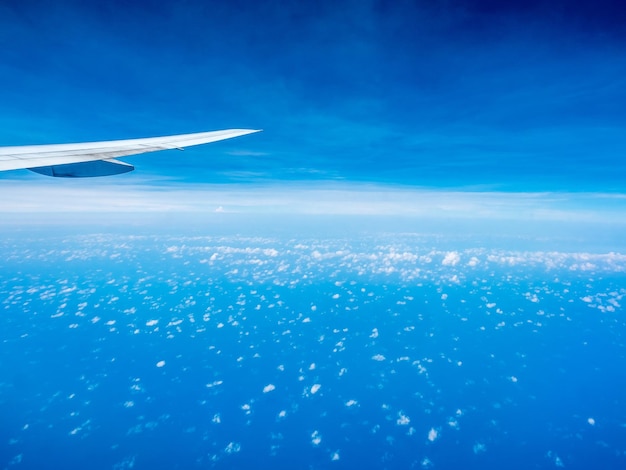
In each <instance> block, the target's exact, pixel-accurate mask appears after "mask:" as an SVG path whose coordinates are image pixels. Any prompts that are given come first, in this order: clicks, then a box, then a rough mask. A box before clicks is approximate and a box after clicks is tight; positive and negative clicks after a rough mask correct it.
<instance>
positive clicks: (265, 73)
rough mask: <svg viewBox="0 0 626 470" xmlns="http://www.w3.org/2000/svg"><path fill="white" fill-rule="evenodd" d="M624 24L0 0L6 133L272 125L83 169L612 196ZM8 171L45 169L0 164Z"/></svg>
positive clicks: (373, 6) (365, 9)
mask: <svg viewBox="0 0 626 470" xmlns="http://www.w3.org/2000/svg"><path fill="white" fill-rule="evenodd" d="M624 24H626V7H624V6H622V4H621V2H618V1H609V0H599V1H595V2H576V1H550V2H540V1H509V2H496V1H491V0H489V1H454V0H450V1H439V2H430V1H428V2H427V1H413V2H409V1H393V2H385V1H362V0H359V1H356V0H355V1H320V2H299V1H284V2H278V1H276V2H250V1H229V2H210V1H209V2H203V1H194V0H189V1H176V2H156V1H155V2H147V1H146V2H121V1H107V2H72V1H66V2H48V1H40V2H38V1H8V2H2V4H1V5H0V102H1V103H2V113H1V115H0V119H1V123H0V143H1V144H2V145H20V144H33V143H42V144H43V143H60V142H73V141H74V142H75V141H88V140H107V139H117V138H133V137H149V136H157V135H167V134H175V133H188V132H196V131H205V130H213V129H223V128H231V127H237V128H242V127H243V128H246V127H248V128H262V129H264V132H263V133H262V134H255V135H252V136H246V137H242V138H239V139H235V140H232V141H227V142H221V143H217V144H212V145H207V146H203V147H200V148H194V149H188V150H186V151H185V153H183V154H181V153H180V152H164V153H157V154H151V155H143V156H138V157H132V158H128V159H127V161H130V162H131V163H133V164H135V165H136V167H137V170H136V171H135V172H133V173H130V174H127V175H123V176H118V177H113V178H110V179H109V178H107V180H108V181H106V182H103V181H101V180H98V182H93V181H92V182H89V183H88V184H89V187H91V188H94V190H95V188H100V189H101V190H108V189H109V187H110V185H112V184H114V185H133V187H135V188H141V187H142V186H143V187H147V186H149V187H150V188H151V189H154V188H168V189H171V188H175V189H178V188H179V187H180V185H185V184H187V185H189V184H191V185H195V186H192V187H194V188H197V187H199V186H198V185H203V184H233V183H236V184H238V185H242V184H243V185H244V186H243V187H247V186H245V185H253V186H258V185H264V186H265V187H281V185H282V186H284V185H286V184H289V185H291V186H293V185H295V186H303V185H304V186H305V185H307V184H308V182H310V181H315V182H316V184H322V183H328V184H332V185H342V187H344V188H345V187H347V186H350V185H357V186H358V188H360V189H359V191H362V189H361V188H362V187H363V185H366V186H367V185H377V186H380V187H384V188H386V189H387V190H392V191H395V190H406V189H407V188H408V189H419V190H434V191H441V190H446V191H449V190H451V191H459V190H460V191H479V192H492V193H494V194H496V193H497V194H499V193H501V192H506V193H513V194H517V193H545V192H549V193H552V192H558V193H580V192H583V193H602V194H609V195H610V198H609V199H606V198H603V199H602V205H606V204H607V200H610V201H613V202H610V203H608V204H616V203H615V202H614V201H621V199H620V198H619V197H618V198H615V197H613V196H614V195H619V194H622V193H626V178H625V177H624V175H626V159H625V155H626V137H625V135H626V134H625V132H624V128H625V125H626V56H624V52H623V51H624V50H626V49H625V46H626V30H625V29H624V28H623V25H624ZM172 159H176V160H175V161H176V164H175V165H174V164H172ZM14 180H17V181H19V182H22V183H23V184H24V185H26V184H28V185H30V186H28V187H29V188H31V187H32V188H35V189H34V191H38V190H39V189H37V188H40V187H41V186H40V185H43V183H42V177H41V176H39V175H31V174H30V173H29V172H26V171H17V172H9V173H2V174H0V181H1V182H3V183H6V182H9V181H14ZM46 184H55V185H57V186H55V187H58V186H59V185H60V184H64V185H67V184H68V183H67V182H65V183H46ZM69 184H70V185H74V186H70V187H77V185H85V184H86V183H84V182H81V183H69ZM277 185H278V186H277ZM7 187H8V186H6V184H5V190H4V192H6V191H7V189H6V188H7ZM226 187H227V188H228V186H226ZM367 187H369V186H367ZM102 188H105V189H102ZM238 188H241V186H238ZM238 190H240V189H238ZM3 197H6V196H3ZM5 200H6V199H5ZM573 201H574V203H575V202H576V200H573ZM17 202H19V201H17ZM620 204H622V205H623V203H621V202H620ZM587 205H588V204H587ZM616 207H617V206H616ZM584 209H585V210H588V209H589V208H588V207H585V208H584ZM617 210H618V213H620V214H621V213H622V212H621V211H622V207H621V206H620V207H617Z"/></svg>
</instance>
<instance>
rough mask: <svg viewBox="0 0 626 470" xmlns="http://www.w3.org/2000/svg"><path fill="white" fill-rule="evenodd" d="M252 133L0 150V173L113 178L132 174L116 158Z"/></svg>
mask: <svg viewBox="0 0 626 470" xmlns="http://www.w3.org/2000/svg"><path fill="white" fill-rule="evenodd" d="M253 132H259V131H258V130H252V129H228V130H223V131H213V132H199V133H196V134H183V135H172V136H167V137H151V138H147V139H131V140H109V141H106V142H87V143H81V144H53V145H26V146H18V147H0V171H5V170H17V169H21V168H27V169H29V170H32V171H34V172H36V173H40V174H43V175H47V176H58V177H66V178H82V177H89V176H108V175H116V174H119V173H126V172H128V171H132V170H134V167H133V166H132V165H129V164H128V163H124V162H120V161H118V160H115V158H116V157H124V156H127V155H137V154H140V153H147V152H156V151H159V150H170V149H178V150H183V148H184V147H191V146H192V145H200V144H208V143H209V142H217V141H218V140H225V139H231V138H233V137H239V136H241V135H246V134H252V133H253Z"/></svg>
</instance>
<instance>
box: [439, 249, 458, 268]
mask: <svg viewBox="0 0 626 470" xmlns="http://www.w3.org/2000/svg"><path fill="white" fill-rule="evenodd" d="M459 261H461V256H460V255H459V254H458V253H457V252H456V251H450V252H448V253H446V256H444V258H443V261H442V262H441V264H443V265H444V266H456V265H457V264H458V263H459Z"/></svg>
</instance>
